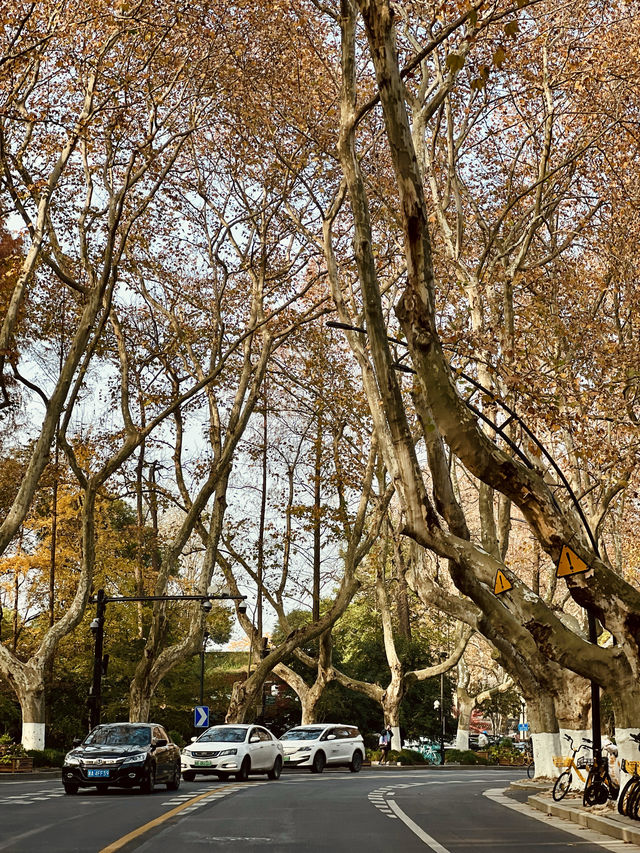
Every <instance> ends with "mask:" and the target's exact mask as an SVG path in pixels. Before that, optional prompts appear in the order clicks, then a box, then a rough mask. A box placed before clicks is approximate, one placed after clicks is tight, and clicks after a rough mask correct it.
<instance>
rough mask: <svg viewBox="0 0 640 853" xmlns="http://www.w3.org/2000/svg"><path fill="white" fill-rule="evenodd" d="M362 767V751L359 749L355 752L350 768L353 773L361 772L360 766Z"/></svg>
mask: <svg viewBox="0 0 640 853" xmlns="http://www.w3.org/2000/svg"><path fill="white" fill-rule="evenodd" d="M361 767H362V753H361V752H360V750H359V749H356V751H355V752H354V753H353V758H352V759H351V764H350V765H349V770H350V771H351V772H352V773H359V772H360V768H361Z"/></svg>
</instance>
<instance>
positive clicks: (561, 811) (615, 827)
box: [527, 794, 640, 847]
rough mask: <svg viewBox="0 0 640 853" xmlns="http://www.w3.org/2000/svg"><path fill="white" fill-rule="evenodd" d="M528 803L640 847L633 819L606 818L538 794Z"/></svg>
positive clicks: (546, 812)
mask: <svg viewBox="0 0 640 853" xmlns="http://www.w3.org/2000/svg"><path fill="white" fill-rule="evenodd" d="M527 803H528V805H530V806H531V807H532V808H534V809H537V810H538V811H541V812H544V813H545V814H548V815H552V816H553V817H559V818H562V819H563V820H568V821H571V822H572V823H577V824H578V825H579V826H584V827H586V828H587V829H593V830H595V831H596V832H600V833H602V835H609V836H610V837H611V838H617V839H618V840H620V841H626V842H628V843H630V844H635V845H637V846H638V847H640V827H638V824H637V821H634V820H632V819H631V818H628V817H624V816H623V815H618V814H616V816H615V817H605V816H604V815H600V814H594V813H592V812H589V811H587V810H586V809H583V808H582V807H579V808H574V807H572V806H567V805H563V804H562V803H556V802H554V801H553V800H551V799H549V798H548V797H541V796H539V795H538V794H532V795H531V796H530V797H529V798H528V800H527Z"/></svg>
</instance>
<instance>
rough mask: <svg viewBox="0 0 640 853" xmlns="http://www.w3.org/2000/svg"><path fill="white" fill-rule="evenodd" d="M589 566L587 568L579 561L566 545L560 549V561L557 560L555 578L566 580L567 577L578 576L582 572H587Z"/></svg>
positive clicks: (582, 561) (583, 562)
mask: <svg viewBox="0 0 640 853" xmlns="http://www.w3.org/2000/svg"><path fill="white" fill-rule="evenodd" d="M590 568H591V566H588V565H587V564H586V563H585V561H584V560H582V559H580V557H578V555H577V554H576V553H574V552H573V551H572V550H571V548H568V547H567V546H566V545H564V546H563V548H562V553H561V554H560V559H559V560H558V569H557V571H556V577H557V578H566V577H568V575H579V574H581V573H582V572H588V571H589V569H590Z"/></svg>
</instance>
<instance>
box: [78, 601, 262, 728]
mask: <svg viewBox="0 0 640 853" xmlns="http://www.w3.org/2000/svg"><path fill="white" fill-rule="evenodd" d="M246 597H247V596H246V595H230V594H229V593H226V592H223V593H220V594H217V595H213V594H207V595H114V596H109V595H105V592H104V590H103V589H99V590H98V592H97V593H96V595H93V596H91V598H90V599H89V601H90V602H91V603H92V604H95V605H96V615H95V619H92V620H91V626H90V627H91V630H92V632H93V635H94V637H95V645H94V650H93V679H92V682H91V689H90V690H89V724H90V728H91V729H93V728H95V726H97V725H98V723H99V722H100V712H101V710H102V676H103V675H104V674H105V672H106V668H107V663H108V658H109V656H108V655H105V654H103V651H104V616H105V611H106V609H107V604H123V603H125V602H129V601H199V602H200V603H201V605H202V609H203V610H204V611H205V613H208V612H209V611H210V610H211V602H212V601H217V600H222V601H228V600H235V601H238V602H240V603H239V604H238V610H239V611H240V612H241V613H246V612H247V605H246V604H245V603H244V602H245V599H246ZM208 636H209V635H208V634H206V633H205V637H207V638H208ZM205 644H206V640H205V639H204V638H203V644H202V650H201V653H200V654H201V663H200V666H201V670H200V704H201V705H202V704H203V693H204V646H205Z"/></svg>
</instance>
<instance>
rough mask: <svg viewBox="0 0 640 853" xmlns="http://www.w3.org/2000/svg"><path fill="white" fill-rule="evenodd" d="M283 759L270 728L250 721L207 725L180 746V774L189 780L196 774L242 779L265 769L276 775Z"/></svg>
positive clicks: (273, 775) (241, 780)
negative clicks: (188, 741)
mask: <svg viewBox="0 0 640 853" xmlns="http://www.w3.org/2000/svg"><path fill="white" fill-rule="evenodd" d="M283 763H284V751H283V748H282V744H281V743H280V741H279V740H278V739H277V738H276V737H274V736H273V735H272V734H271V732H270V731H268V730H267V729H265V728H263V727H262V726H256V725H253V724H249V725H245V724H240V723H238V724H236V723H233V724H225V725H221V726H211V728H209V729H207V730H206V731H205V732H203V733H202V734H201V735H200V736H199V737H197V738H193V742H192V743H191V744H190V745H189V746H186V747H185V748H184V749H183V750H182V778H183V779H184V780H186V781H187V782H192V781H193V780H194V779H195V778H196V774H198V775H202V776H217V777H218V779H228V778H229V776H231V775H234V776H235V778H236V780H237V781H239V782H244V781H245V780H246V779H247V777H248V776H249V774H250V773H266V774H267V776H268V777H269V779H279V778H280V773H281V772H282V765H283Z"/></svg>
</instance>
